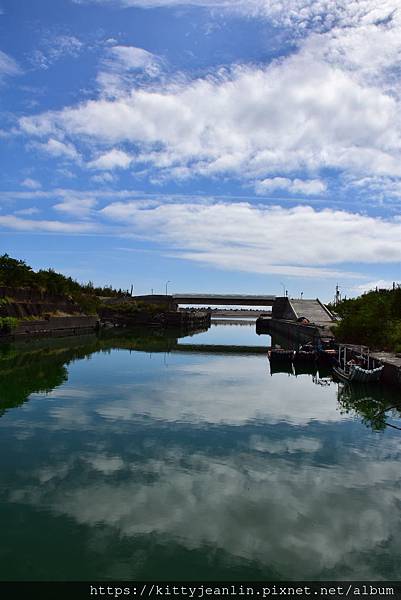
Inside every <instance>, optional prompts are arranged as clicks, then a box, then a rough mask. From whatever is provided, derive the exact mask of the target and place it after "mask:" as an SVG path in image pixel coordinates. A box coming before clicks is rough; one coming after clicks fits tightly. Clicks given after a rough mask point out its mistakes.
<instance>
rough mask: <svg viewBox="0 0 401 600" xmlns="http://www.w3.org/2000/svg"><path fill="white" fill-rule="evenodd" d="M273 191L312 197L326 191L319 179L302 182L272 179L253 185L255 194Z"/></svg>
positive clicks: (298, 180)
mask: <svg viewBox="0 0 401 600" xmlns="http://www.w3.org/2000/svg"><path fill="white" fill-rule="evenodd" d="M275 190H284V191H288V192H290V193H291V194H304V195H306V196H314V195H317V194H323V193H324V192H325V191H326V190H327V185H326V184H325V182H324V181H321V180H320V179H309V180H305V181H304V180H302V179H288V178H286V177H273V178H271V179H263V180H262V181H257V182H256V183H255V191H256V193H257V194H265V193H268V192H273V191H275Z"/></svg>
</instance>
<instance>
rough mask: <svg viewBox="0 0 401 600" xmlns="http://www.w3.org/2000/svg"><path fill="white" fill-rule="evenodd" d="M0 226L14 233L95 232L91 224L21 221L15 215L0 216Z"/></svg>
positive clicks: (94, 227)
mask: <svg viewBox="0 0 401 600" xmlns="http://www.w3.org/2000/svg"><path fill="white" fill-rule="evenodd" d="M0 226H2V227H6V228H8V229H13V230H15V231H42V232H46V231H47V232H53V233H72V234H75V233H88V232H91V231H96V229H97V228H96V226H95V225H93V224H92V223H68V222H63V221H49V220H33V219H23V218H20V217H17V216H15V215H4V216H0Z"/></svg>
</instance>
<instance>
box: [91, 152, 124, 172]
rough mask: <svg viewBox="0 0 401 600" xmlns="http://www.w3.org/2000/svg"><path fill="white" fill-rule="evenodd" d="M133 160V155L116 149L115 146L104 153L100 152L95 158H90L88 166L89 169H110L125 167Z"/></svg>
mask: <svg viewBox="0 0 401 600" xmlns="http://www.w3.org/2000/svg"><path fill="white" fill-rule="evenodd" d="M132 161H133V157H132V156H130V155H129V154H127V153H126V152H123V151H122V150H118V149H117V148H113V149H112V150H110V151H109V152H106V153H105V154H101V155H100V156H99V157H98V158H96V159H95V160H92V161H90V162H89V163H88V165H87V166H88V167H89V168H90V169H100V170H105V171H106V170H112V169H117V168H120V169H127V168H128V167H129V166H130V164H131V163H132Z"/></svg>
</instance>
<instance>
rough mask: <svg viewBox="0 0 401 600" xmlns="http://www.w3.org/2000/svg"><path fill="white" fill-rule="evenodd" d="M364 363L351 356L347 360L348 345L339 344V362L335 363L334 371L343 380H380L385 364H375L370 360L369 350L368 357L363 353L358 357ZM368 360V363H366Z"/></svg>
mask: <svg viewBox="0 0 401 600" xmlns="http://www.w3.org/2000/svg"><path fill="white" fill-rule="evenodd" d="M356 358H357V360H359V361H360V362H361V363H362V364H358V362H357V361H356V360H355V359H354V358H353V357H351V358H350V360H348V361H347V346H339V349H338V359H337V364H335V365H333V373H334V374H335V375H336V376H337V377H338V379H340V380H341V381H357V382H360V383H371V382H374V381H379V379H380V377H381V375H382V372H383V369H384V365H378V366H375V363H373V364H372V363H371V362H370V355H369V350H368V354H367V358H366V359H365V358H364V356H363V355H362V352H361V355H360V356H359V357H356ZM365 361H366V364H365Z"/></svg>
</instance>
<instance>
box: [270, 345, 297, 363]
mask: <svg viewBox="0 0 401 600" xmlns="http://www.w3.org/2000/svg"><path fill="white" fill-rule="evenodd" d="M267 356H268V357H269V360H270V361H276V360H277V361H284V362H292V361H293V360H294V350H285V349H284V348H270V350H268V352H267Z"/></svg>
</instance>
